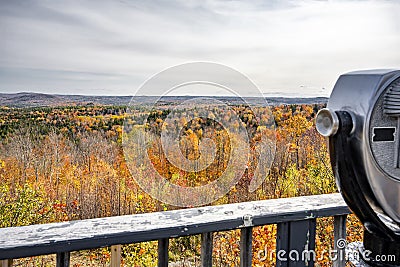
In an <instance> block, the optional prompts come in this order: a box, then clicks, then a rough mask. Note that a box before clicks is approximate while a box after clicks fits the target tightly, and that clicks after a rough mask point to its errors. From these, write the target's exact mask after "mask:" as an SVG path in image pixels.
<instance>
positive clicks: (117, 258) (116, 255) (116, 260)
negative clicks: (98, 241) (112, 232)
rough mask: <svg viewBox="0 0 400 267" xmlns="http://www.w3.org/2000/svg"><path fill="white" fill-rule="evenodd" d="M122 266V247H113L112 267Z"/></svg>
mask: <svg viewBox="0 0 400 267" xmlns="http://www.w3.org/2000/svg"><path fill="white" fill-rule="evenodd" d="M120 266H121V245H114V246H111V264H110V267H120Z"/></svg>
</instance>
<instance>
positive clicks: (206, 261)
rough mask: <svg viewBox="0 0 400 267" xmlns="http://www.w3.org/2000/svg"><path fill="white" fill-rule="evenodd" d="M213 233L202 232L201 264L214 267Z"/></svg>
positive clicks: (204, 266) (203, 266)
mask: <svg viewBox="0 0 400 267" xmlns="http://www.w3.org/2000/svg"><path fill="white" fill-rule="evenodd" d="M213 242H214V241H213V233H212V232H207V233H202V234H201V266H202V267H212V251H213Z"/></svg>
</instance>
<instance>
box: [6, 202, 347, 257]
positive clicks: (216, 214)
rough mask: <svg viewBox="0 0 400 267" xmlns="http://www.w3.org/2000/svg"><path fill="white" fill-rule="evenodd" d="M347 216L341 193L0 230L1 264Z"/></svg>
mask: <svg viewBox="0 0 400 267" xmlns="http://www.w3.org/2000/svg"><path fill="white" fill-rule="evenodd" d="M348 213H350V211H349V209H348V208H347V206H346V204H345V202H344V201H343V199H342V197H341V195H340V194H328V195H318V196H307V197H296V198H282V199H273V200H264V201H254V202H244V203H236V204H228V205H220V206H208V207H201V208H191V209H184V210H174V211H165V212H155V213H148V214H136V215H126V216H117V217H108V218H98V219H90V220H80V221H71V222H63V223H53V224H42V225H32V226H23V227H15V228H1V229H0V259H7V258H14V259H15V258H21V257H28V256H35V255H43V254H51V253H58V252H63V251H65V252H66V251H75V250H82V249H91V248H98V247H105V246H111V245H115V244H129V243H135V242H142V241H150V240H158V239H163V238H171V237H178V236H185V235H194V234H201V233H205V232H215V231H224V230H231V229H237V228H241V227H250V226H258V225H266V224H273V223H281V222H289V221H296V220H304V219H308V218H317V217H326V216H334V215H344V214H348Z"/></svg>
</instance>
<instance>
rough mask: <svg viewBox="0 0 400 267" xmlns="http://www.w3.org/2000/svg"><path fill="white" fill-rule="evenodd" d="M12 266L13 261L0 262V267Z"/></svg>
mask: <svg viewBox="0 0 400 267" xmlns="http://www.w3.org/2000/svg"><path fill="white" fill-rule="evenodd" d="M12 265H13V260H12V259H9V260H0V267H11V266H12Z"/></svg>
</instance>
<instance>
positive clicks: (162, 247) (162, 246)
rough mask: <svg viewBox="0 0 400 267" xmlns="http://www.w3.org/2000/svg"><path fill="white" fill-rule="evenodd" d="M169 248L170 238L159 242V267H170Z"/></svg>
mask: <svg viewBox="0 0 400 267" xmlns="http://www.w3.org/2000/svg"><path fill="white" fill-rule="evenodd" d="M168 246H169V239H168V238H163V239H159V240H158V265H157V266H158V267H168Z"/></svg>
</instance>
